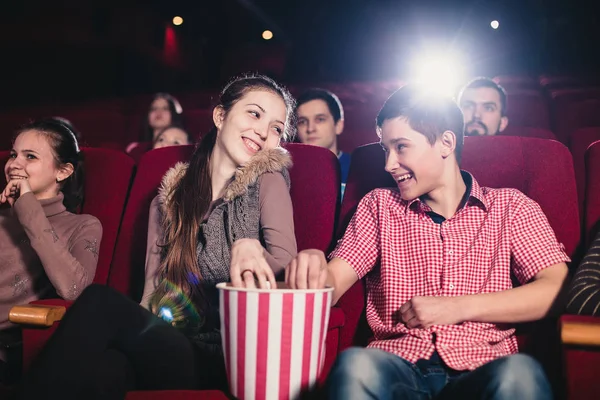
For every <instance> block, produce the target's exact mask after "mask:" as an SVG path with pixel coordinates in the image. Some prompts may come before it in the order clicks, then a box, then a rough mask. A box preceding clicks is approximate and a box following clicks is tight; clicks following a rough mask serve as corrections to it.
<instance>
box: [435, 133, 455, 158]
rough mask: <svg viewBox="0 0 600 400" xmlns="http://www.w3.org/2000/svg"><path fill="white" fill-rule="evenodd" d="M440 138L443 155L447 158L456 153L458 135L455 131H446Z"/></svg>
mask: <svg viewBox="0 0 600 400" xmlns="http://www.w3.org/2000/svg"><path fill="white" fill-rule="evenodd" d="M439 140H440V143H441V145H442V157H444V158H447V157H448V156H450V154H452V153H454V149H456V135H455V134H454V132H452V131H445V132H444V133H442V136H441V137H440V139H439Z"/></svg>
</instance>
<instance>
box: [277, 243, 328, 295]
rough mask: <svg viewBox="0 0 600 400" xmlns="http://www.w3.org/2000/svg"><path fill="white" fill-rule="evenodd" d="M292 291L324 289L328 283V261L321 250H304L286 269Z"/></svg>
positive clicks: (286, 278) (287, 281) (286, 276)
mask: <svg viewBox="0 0 600 400" xmlns="http://www.w3.org/2000/svg"><path fill="white" fill-rule="evenodd" d="M285 282H286V283H287V284H288V286H289V287H290V289H323V288H324V287H325V283H326V282H327V260H326V259H325V254H323V252H322V251H321V250H304V251H301V252H300V253H298V255H297V256H296V257H294V258H293V259H292V261H291V262H290V263H289V264H288V266H287V267H286V269H285Z"/></svg>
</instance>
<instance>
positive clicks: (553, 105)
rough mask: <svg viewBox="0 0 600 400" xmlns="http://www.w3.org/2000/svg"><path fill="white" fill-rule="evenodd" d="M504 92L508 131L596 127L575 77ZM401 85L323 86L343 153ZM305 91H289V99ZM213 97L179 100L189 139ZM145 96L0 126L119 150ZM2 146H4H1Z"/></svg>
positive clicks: (594, 105)
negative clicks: (337, 103)
mask: <svg viewBox="0 0 600 400" xmlns="http://www.w3.org/2000/svg"><path fill="white" fill-rule="evenodd" d="M496 80H497V81H498V82H499V83H500V84H502V85H504V86H506V89H507V93H508V110H507V113H508V116H509V119H510V121H511V122H510V125H509V129H508V131H507V132H506V133H505V134H508V135H510V134H512V133H511V131H513V128H538V129H545V130H550V131H552V132H554V134H555V136H556V138H557V139H558V140H559V141H561V142H562V143H564V144H566V145H569V144H570V138H571V135H572V134H573V133H574V132H575V131H576V130H577V129H580V128H585V127H591V126H600V82H598V81H597V80H595V79H591V78H587V79H583V78H577V77H541V78H539V79H534V78H530V77H519V76H514V77H506V76H505V77H497V78H496ZM402 84H403V83H402V82H399V81H394V82H373V83H361V84H359V83H347V84H343V85H342V84H340V85H323V86H324V87H326V88H328V89H330V90H332V91H333V92H334V93H337V94H338V96H339V97H340V99H341V101H342V103H343V104H344V107H345V117H346V123H345V128H346V129H345V133H344V134H342V135H341V136H340V138H339V145H340V148H341V149H342V150H343V151H346V152H351V151H352V150H353V149H354V148H356V147H358V146H360V145H364V144H367V143H370V142H372V141H373V140H374V139H375V133H374V129H373V126H374V121H375V117H376V115H377V112H378V111H379V109H380V107H381V105H382V104H383V102H384V101H385V99H386V98H387V97H388V96H389V95H390V94H391V93H392V92H393V91H394V90H396V89H397V88H399V87H400V86H402ZM304 89H305V87H300V86H298V87H293V88H292V92H293V94H294V95H298V94H300V93H301V92H302V91H303V90H304ZM215 98H216V94H215V93H214V92H210V91H209V92H195V93H185V94H182V95H181V96H180V99H179V100H180V102H181V103H182V105H183V109H184V118H185V121H186V125H187V129H188V130H189V132H190V133H191V134H192V136H193V137H197V136H199V135H201V134H203V133H206V132H207V131H208V130H209V129H210V127H211V124H212V111H211V106H212V105H214V102H215ZM150 101H151V98H150V97H149V96H137V97H132V98H123V99H111V100H105V101H96V102H93V103H87V104H80V105H78V106H77V107H63V106H54V105H47V106H44V107H38V108H29V109H22V110H12V111H10V112H5V113H0V127H1V128H2V130H3V131H11V130H12V129H14V128H15V127H17V126H18V125H19V124H22V123H23V122H24V121H26V120H27V119H28V118H31V117H35V116H47V115H62V116H64V117H66V118H68V119H70V120H71V121H72V122H73V123H74V125H75V126H76V127H77V128H78V129H79V130H80V131H81V132H82V134H83V136H84V138H85V142H86V144H87V145H89V146H94V147H110V148H118V149H123V148H124V147H125V146H126V145H127V144H128V143H130V142H133V141H136V140H138V138H139V133H140V132H141V126H142V121H143V118H144V116H145V115H146V113H147V110H148V105H149V103H150ZM7 143H8V142H7Z"/></svg>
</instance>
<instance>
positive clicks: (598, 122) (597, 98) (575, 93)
mask: <svg viewBox="0 0 600 400" xmlns="http://www.w3.org/2000/svg"><path fill="white" fill-rule="evenodd" d="M552 111H553V116H554V133H555V134H556V136H557V137H558V140H560V141H561V142H563V143H565V144H568V143H569V138H570V136H571V134H572V133H573V132H575V131H576V130H577V129H579V128H585V127H589V126H600V88H587V89H569V90H560V91H556V92H554V93H552Z"/></svg>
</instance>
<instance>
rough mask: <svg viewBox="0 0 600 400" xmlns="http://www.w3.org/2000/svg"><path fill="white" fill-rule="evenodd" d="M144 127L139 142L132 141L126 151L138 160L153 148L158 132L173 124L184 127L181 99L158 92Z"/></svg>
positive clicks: (145, 119)
mask: <svg viewBox="0 0 600 400" xmlns="http://www.w3.org/2000/svg"><path fill="white" fill-rule="evenodd" d="M143 126H144V128H143V130H142V133H141V136H140V140H139V142H133V143H130V144H129V145H128V146H127V148H126V149H125V152H126V153H127V154H129V155H130V156H132V157H133V158H134V159H135V160H136V161H137V160H139V158H140V157H141V156H142V155H143V154H144V153H146V152H147V151H149V150H151V149H152V145H153V144H154V142H155V141H156V138H157V136H158V134H159V133H160V132H161V131H162V130H164V129H165V128H167V127H168V126H173V127H177V128H181V129H183V108H181V104H179V101H178V100H177V99H176V98H175V97H173V96H171V95H170V94H168V93H157V94H155V95H154V98H153V99H152V103H150V108H149V109H148V114H147V115H146V116H145V117H144V125H143Z"/></svg>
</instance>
